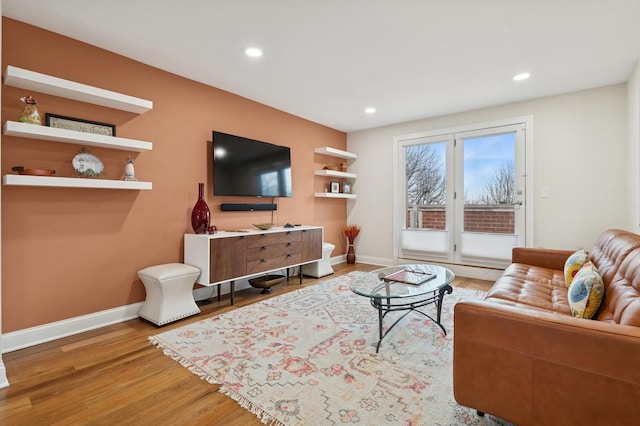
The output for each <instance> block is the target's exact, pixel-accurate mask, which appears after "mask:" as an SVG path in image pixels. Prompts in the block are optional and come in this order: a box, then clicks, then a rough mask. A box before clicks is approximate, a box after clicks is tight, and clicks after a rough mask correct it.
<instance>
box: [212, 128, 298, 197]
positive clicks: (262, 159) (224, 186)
mask: <svg viewBox="0 0 640 426" xmlns="http://www.w3.org/2000/svg"><path fill="white" fill-rule="evenodd" d="M212 165H213V195H231V196H249V197H291V196H292V189H291V149H290V148H289V147H286V146H280V145H275V144H272V143H267V142H262V141H257V140H254V139H248V138H243V137H241V136H234V135H230V134H227V133H222V132H216V131H213V163H212Z"/></svg>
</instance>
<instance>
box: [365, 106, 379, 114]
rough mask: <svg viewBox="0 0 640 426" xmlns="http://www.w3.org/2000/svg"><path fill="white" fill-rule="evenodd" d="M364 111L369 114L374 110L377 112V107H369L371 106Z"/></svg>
mask: <svg viewBox="0 0 640 426" xmlns="http://www.w3.org/2000/svg"><path fill="white" fill-rule="evenodd" d="M364 112H365V113H367V114H373V113H374V112H376V109H375V108H374V107H369V108H365V109H364Z"/></svg>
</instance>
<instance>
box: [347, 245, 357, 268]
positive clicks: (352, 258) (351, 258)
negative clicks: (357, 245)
mask: <svg viewBox="0 0 640 426" xmlns="http://www.w3.org/2000/svg"><path fill="white" fill-rule="evenodd" d="M347 263H348V264H353V263H356V252H355V250H354V248H353V241H349V248H348V249H347Z"/></svg>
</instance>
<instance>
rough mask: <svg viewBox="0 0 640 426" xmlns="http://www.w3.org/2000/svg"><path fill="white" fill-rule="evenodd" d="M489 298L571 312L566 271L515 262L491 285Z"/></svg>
mask: <svg viewBox="0 0 640 426" xmlns="http://www.w3.org/2000/svg"><path fill="white" fill-rule="evenodd" d="M485 299H486V300H490V301H492V302H496V303H500V304H504V305H510V306H517V307H521V308H530V309H538V310H542V311H549V312H557V313H561V314H565V315H571V309H570V308H569V300H568V298H567V286H566V284H565V281H564V271H563V270H561V269H560V270H556V269H550V268H544V267H539V266H531V265H525V264H521V263H512V264H511V265H509V267H507V269H506V270H505V271H504V274H503V275H502V277H500V278H499V279H498V281H496V283H495V284H494V285H493V286H492V287H491V289H490V290H489V292H488V293H487V296H486V297H485Z"/></svg>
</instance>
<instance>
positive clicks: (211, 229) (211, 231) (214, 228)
mask: <svg viewBox="0 0 640 426" xmlns="http://www.w3.org/2000/svg"><path fill="white" fill-rule="evenodd" d="M207 231H209V234H212V235H213V234H217V233H218V227H217V226H215V225H211V226H210V227H209V228H208V229H207Z"/></svg>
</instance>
